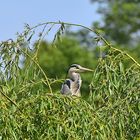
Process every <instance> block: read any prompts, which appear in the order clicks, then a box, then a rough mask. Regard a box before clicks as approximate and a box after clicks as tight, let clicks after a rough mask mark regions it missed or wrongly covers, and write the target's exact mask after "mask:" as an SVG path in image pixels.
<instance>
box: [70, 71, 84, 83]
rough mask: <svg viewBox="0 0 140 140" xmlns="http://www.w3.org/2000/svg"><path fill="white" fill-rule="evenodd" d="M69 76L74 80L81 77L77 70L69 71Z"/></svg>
mask: <svg viewBox="0 0 140 140" xmlns="http://www.w3.org/2000/svg"><path fill="white" fill-rule="evenodd" d="M69 78H70V79H71V80H72V81H78V80H79V79H81V77H80V74H79V73H75V72H69Z"/></svg>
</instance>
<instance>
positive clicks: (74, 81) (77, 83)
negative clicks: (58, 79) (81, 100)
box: [61, 64, 93, 96]
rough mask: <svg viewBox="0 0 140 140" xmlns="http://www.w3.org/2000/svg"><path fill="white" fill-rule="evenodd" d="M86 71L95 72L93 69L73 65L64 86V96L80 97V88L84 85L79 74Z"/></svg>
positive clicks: (62, 89) (62, 91)
mask: <svg viewBox="0 0 140 140" xmlns="http://www.w3.org/2000/svg"><path fill="white" fill-rule="evenodd" d="M85 71H93V70H91V69H87V68H84V67H82V66H80V65H78V64H73V65H71V66H70V68H69V70H68V77H69V79H66V80H65V82H64V83H63V84H62V88H61V93H62V94H64V95H72V96H73V95H75V96H80V95H81V94H80V88H81V85H82V80H81V76H80V74H79V73H81V72H85Z"/></svg>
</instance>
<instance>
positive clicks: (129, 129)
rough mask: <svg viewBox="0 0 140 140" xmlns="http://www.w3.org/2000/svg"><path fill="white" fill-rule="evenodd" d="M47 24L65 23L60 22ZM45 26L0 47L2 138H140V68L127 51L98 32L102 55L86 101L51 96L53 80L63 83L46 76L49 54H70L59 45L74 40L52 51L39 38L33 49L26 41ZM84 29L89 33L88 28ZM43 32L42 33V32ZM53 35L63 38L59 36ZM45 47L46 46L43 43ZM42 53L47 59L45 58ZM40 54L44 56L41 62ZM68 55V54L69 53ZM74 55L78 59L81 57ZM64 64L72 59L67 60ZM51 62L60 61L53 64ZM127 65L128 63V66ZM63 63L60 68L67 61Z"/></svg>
mask: <svg viewBox="0 0 140 140" xmlns="http://www.w3.org/2000/svg"><path fill="white" fill-rule="evenodd" d="M51 24H60V25H61V24H62V25H63V26H64V25H65V23H60V22H59V23H51ZM43 25H48V23H46V24H45V23H44V24H41V25H38V26H35V27H34V28H30V27H28V26H27V28H26V29H25V31H24V32H23V33H22V34H20V35H19V36H18V38H17V40H15V41H10V40H8V41H5V42H2V43H1V48H0V49H1V51H0V56H1V57H0V64H1V65H0V66H1V69H0V93H1V94H0V106H1V110H0V124H1V125H0V138H1V139H63V140H64V139H70V140H71V139H76V140H78V139H79V140H80V139H89V140H90V139H97V140H104V139H130V140H131V139H138V138H139V137H140V131H139V130H140V117H139V116H140V113H139V112H140V84H139V83H140V64H139V63H138V62H137V61H136V60H135V59H134V58H133V57H131V56H130V55H129V54H127V53H126V52H124V51H121V50H119V49H117V48H115V47H112V46H111V45H110V44H109V43H108V42H107V41H106V40H105V39H104V38H103V37H102V36H100V34H99V33H98V32H96V34H97V36H98V37H99V38H100V40H101V41H102V43H103V42H104V44H103V45H104V47H105V49H104V50H105V51H106V53H105V54H106V55H105V56H104V57H102V58H99V60H98V65H97V67H96V69H95V71H94V73H93V79H92V80H91V83H90V96H89V98H88V99H84V98H78V97H69V96H62V95H60V93H58V92H53V91H55V89H53V86H52V83H54V82H55V83H60V81H61V79H54V77H53V79H52V78H51V74H50V75H49V76H48V75H47V74H48V69H49V67H48V65H51V64H53V63H51V62H50V61H52V59H54V60H55V58H54V57H53V56H50V55H49V54H47V53H48V52H49V53H51V54H53V55H56V54H57V56H58V57H59V58H64V55H62V52H63V51H64V52H63V54H66V53H68V52H67V51H66V52H65V49H63V47H66V46H65V45H66V44H67V43H68V44H69V43H70V46H71V44H73V43H76V42H73V40H72V42H71V40H69V41H68V40H67V39H64V42H63V43H64V44H61V43H60V44H61V45H64V46H63V47H62V46H61V45H60V46H59V47H60V50H59V48H53V47H52V48H50V47H47V48H44V47H40V44H41V43H44V42H42V39H43V38H42V37H40V39H39V41H38V42H37V43H38V44H36V49H32V48H31V44H30V41H31V38H32V37H33V33H34V29H36V28H38V27H40V26H43ZM62 25H61V26H62ZM66 25H67V23H66ZM72 25H73V24H72ZM77 26H80V25H77ZM82 27H83V26H82ZM83 28H84V27H83ZM86 29H87V30H88V28H87V27H86ZM32 30H33V32H32ZM47 31H48V30H47ZM43 33H45V34H46V32H44V30H43ZM43 33H42V36H43V35H44V34H43ZM57 35H59V37H61V36H60V34H57ZM59 37H58V39H60V38H59ZM65 41H66V42H65ZM68 44H67V45H68ZM56 45H58V44H57V43H56ZM45 46H47V44H46V42H45ZM76 46H77V45H76ZM76 46H74V47H75V48H76V49H77V50H78V51H79V49H80V48H77V47H76ZM61 47H62V49H61ZM31 49H32V50H31ZM40 49H43V50H44V49H46V51H44V53H43V54H42V52H43V51H41V52H40ZM54 49H57V51H54ZM69 49H71V48H69ZM73 49H74V48H72V50H73ZM80 51H82V50H80ZM45 52H46V54H47V55H49V56H47V57H46V58H45V57H44V55H45ZM39 53H41V54H40V55H43V57H42V58H41V59H40V57H41V56H40V55H39ZM83 53H84V52H83ZM67 56H71V55H70V54H69V53H68V54H67ZM78 56H79V57H81V54H78ZM49 57H52V58H51V59H49ZM65 58H66V55H65ZM89 58H90V57H89ZM46 59H47V63H46V67H43V66H44V65H42V63H44V61H46ZM27 60H28V61H27ZM68 60H69V61H70V60H71V58H68ZM83 60H84V59H83ZM55 61H56V63H58V61H57V60H55ZM74 61H76V59H75V60H74ZM92 61H93V60H92ZM66 62H67V61H66ZM77 62H78V59H77ZM126 62H127V63H128V62H129V63H130V64H129V65H126ZM85 63H88V62H85ZM23 64H24V65H23ZM62 64H63V66H64V65H65V64H66V65H67V64H69V63H62ZM53 65H55V64H53ZM91 68H92V67H91ZM50 69H51V66H50ZM54 72H55V71H54ZM60 72H61V71H60Z"/></svg>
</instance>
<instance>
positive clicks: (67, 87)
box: [61, 79, 72, 95]
mask: <svg viewBox="0 0 140 140" xmlns="http://www.w3.org/2000/svg"><path fill="white" fill-rule="evenodd" d="M71 83H72V80H70V79H66V80H65V82H64V83H63V84H62V88H61V93H62V94H67V95H68V94H71V90H70V88H71Z"/></svg>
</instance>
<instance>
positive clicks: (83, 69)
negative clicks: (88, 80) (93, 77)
mask: <svg viewBox="0 0 140 140" xmlns="http://www.w3.org/2000/svg"><path fill="white" fill-rule="evenodd" d="M86 71H87V72H88V71H89V72H93V70H92V69H88V68H84V67H81V68H80V72H86Z"/></svg>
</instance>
